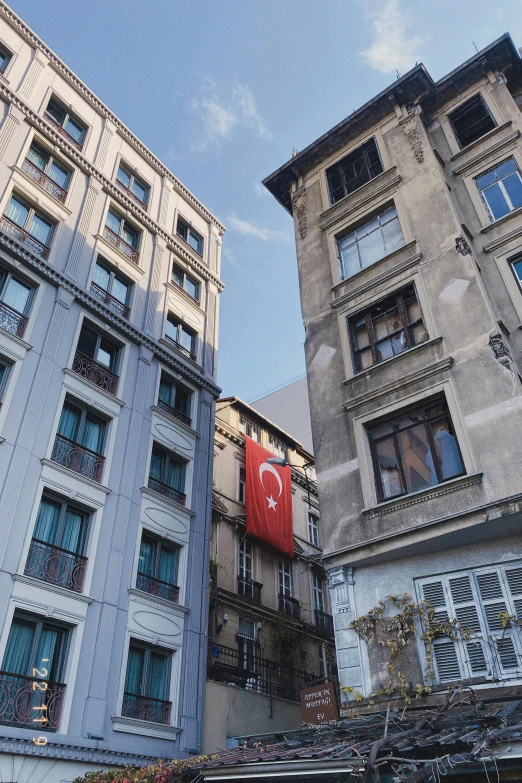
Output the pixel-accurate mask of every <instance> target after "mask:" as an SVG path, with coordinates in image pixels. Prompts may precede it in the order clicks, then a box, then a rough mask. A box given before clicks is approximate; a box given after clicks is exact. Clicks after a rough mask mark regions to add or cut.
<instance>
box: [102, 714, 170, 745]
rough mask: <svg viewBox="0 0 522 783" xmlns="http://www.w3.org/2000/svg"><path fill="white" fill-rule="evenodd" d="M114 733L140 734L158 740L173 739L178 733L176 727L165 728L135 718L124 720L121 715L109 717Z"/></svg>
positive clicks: (162, 725)
mask: <svg viewBox="0 0 522 783" xmlns="http://www.w3.org/2000/svg"><path fill="white" fill-rule="evenodd" d="M111 720H112V728H113V730H114V731H123V732H126V733H127V734H140V735H142V736H143V737H157V738H158V739H175V738H176V737H177V735H178V734H179V733H180V731H181V728H180V727H178V726H167V725H164V724H163V723H153V722H152V721H148V720H138V719H137V718H124V717H122V716H121V715H111Z"/></svg>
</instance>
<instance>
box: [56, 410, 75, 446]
mask: <svg viewBox="0 0 522 783" xmlns="http://www.w3.org/2000/svg"><path fill="white" fill-rule="evenodd" d="M79 426H80V411H79V410H78V408H73V407H72V405H68V404H67V403H65V404H64V406H63V408H62V415H61V416H60V423H59V424H58V433H59V434H60V435H63V436H64V438H69V440H74V441H76V438H77V435H78V428H79Z"/></svg>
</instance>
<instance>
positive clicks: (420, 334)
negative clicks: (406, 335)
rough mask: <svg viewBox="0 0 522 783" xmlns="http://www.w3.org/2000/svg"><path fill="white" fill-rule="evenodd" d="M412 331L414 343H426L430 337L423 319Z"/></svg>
mask: <svg viewBox="0 0 522 783" xmlns="http://www.w3.org/2000/svg"><path fill="white" fill-rule="evenodd" d="M411 333H412V341H413V344H414V345H419V343H424V342H426V340H427V339H428V332H427V331H426V329H425V327H424V324H423V323H422V321H421V322H420V323H418V324H417V325H416V326H414V327H413V329H412V330H411Z"/></svg>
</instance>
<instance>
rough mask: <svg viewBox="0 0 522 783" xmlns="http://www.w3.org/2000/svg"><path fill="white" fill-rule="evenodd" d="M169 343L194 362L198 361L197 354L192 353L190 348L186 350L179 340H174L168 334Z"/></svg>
mask: <svg viewBox="0 0 522 783" xmlns="http://www.w3.org/2000/svg"><path fill="white" fill-rule="evenodd" d="M165 337H166V338H167V340H168V341H169V343H172V345H175V346H176V348H177V349H178V351H181V353H184V354H185V356H189V357H190V358H191V359H192V360H193V361H196V354H195V353H191V352H190V351H189V349H188V348H185V346H184V345H181V343H178V341H177V340H173V339H172V337H169V335H168V334H166V335H165Z"/></svg>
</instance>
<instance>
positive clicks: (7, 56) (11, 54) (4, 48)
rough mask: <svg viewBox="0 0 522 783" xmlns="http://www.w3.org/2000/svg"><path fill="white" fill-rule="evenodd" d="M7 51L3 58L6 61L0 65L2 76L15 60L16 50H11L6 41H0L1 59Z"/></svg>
mask: <svg viewBox="0 0 522 783" xmlns="http://www.w3.org/2000/svg"><path fill="white" fill-rule="evenodd" d="M3 53H5V56H4V58H3V60H4V62H3V63H2V64H1V65H0V74H1V75H2V76H4V75H5V72H6V71H7V69H8V68H9V66H10V64H11V63H12V61H13V57H14V52H12V51H11V49H9V48H8V47H7V46H6V45H5V44H4V43H3V41H2V42H1V43H0V60H1V59H2V54H3Z"/></svg>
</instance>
